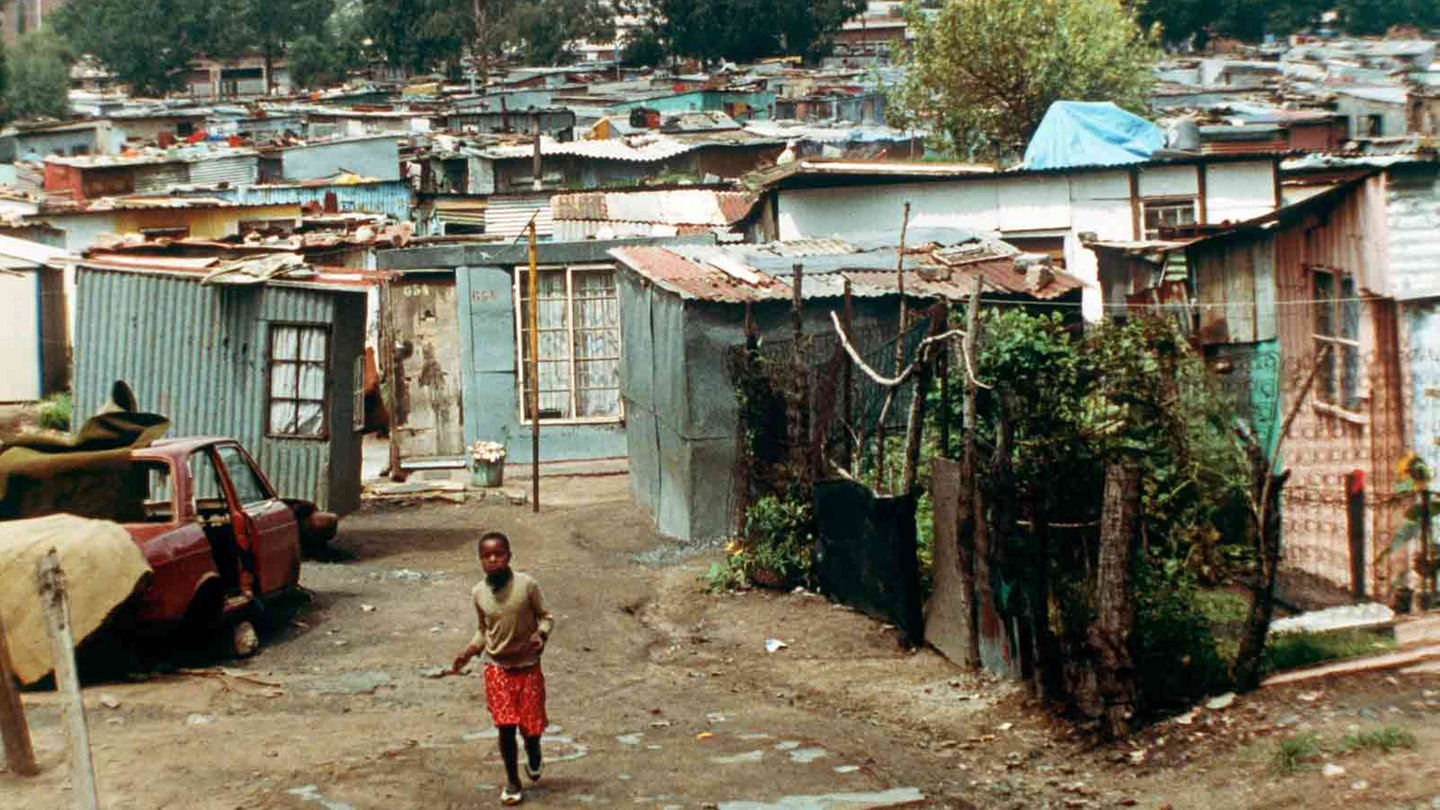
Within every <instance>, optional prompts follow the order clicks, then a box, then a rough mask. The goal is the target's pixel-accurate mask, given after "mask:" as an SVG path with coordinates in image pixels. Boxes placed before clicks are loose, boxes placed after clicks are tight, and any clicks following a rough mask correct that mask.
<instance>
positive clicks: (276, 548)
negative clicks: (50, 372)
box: [120, 438, 337, 655]
mask: <svg viewBox="0 0 1440 810" xmlns="http://www.w3.org/2000/svg"><path fill="white" fill-rule="evenodd" d="M130 458H131V461H132V465H133V466H132V473H131V475H132V477H131V480H132V481H133V482H135V483H136V484H139V483H140V482H141V481H143V482H144V497H143V515H142V514H140V513H139V512H136V513H135V514H131V515H127V516H125V517H124V519H122V520H121V521H120V522H121V523H122V525H124V526H125V528H126V530H127V531H129V532H130V535H131V536H132V537H134V538H135V542H136V543H138V544H139V545H140V548H141V550H142V551H144V552H145V558H146V560H147V561H148V562H149V563H150V567H151V568H152V569H153V574H152V578H151V579H150V581H149V582H148V583H147V584H146V585H144V586H143V588H142V591H141V593H140V601H139V604H138V606H137V609H136V613H135V615H134V617H133V618H134V619H135V620H136V621H137V622H138V624H139V625H140V626H142V627H148V628H150V629H154V628H157V627H159V628H168V627H172V626H174V625H177V624H182V623H183V624H185V625H188V626H189V627H191V628H214V629H217V630H218V629H219V628H220V627H223V626H224V625H225V624H226V622H225V621H224V620H225V619H226V618H227V617H228V616H231V615H235V614H237V613H239V612H240V611H244V610H247V609H249V608H252V607H254V606H255V605H257V604H263V602H264V600H265V599H266V598H268V597H272V596H275V595H278V594H280V593H283V592H285V591H289V590H291V589H292V588H294V587H295V586H296V585H297V584H298V583H299V580H300V555H301V548H302V546H304V547H307V548H313V547H317V546H321V545H323V544H324V543H325V542H326V541H328V540H329V539H330V538H331V537H333V536H334V534H335V529H336V525H337V518H336V517H335V516H334V515H332V514H329V513H327V512H320V511H318V510H317V509H316V508H315V506H314V505H313V504H311V503H310V502H308V501H299V500H293V499H292V500H286V499H282V498H280V497H279V496H278V494H277V493H276V492H275V488H274V487H272V486H271V485H270V482H269V481H268V480H267V479H266V478H265V474H264V473H263V472H261V470H260V468H259V466H258V465H256V464H255V461H254V459H252V458H251V457H250V454H249V453H247V452H246V451H245V449H244V448H243V447H241V446H240V444H239V442H237V441H235V440H234V439H224V438H185V439H166V440H161V441H158V442H156V443H155V444H153V445H151V446H149V447H146V448H144V449H139V450H132V451H130ZM229 624H230V625H231V627H230V629H231V631H232V637H233V642H234V644H233V646H234V652H236V653H237V654H241V655H246V654H249V653H251V652H254V649H255V647H256V646H257V644H258V642H257V640H256V637H255V632H254V628H253V627H251V626H250V624H249V623H248V622H247V621H243V620H241V621H237V622H231V623H229Z"/></svg>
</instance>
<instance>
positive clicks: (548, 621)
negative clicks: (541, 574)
mask: <svg viewBox="0 0 1440 810" xmlns="http://www.w3.org/2000/svg"><path fill="white" fill-rule="evenodd" d="M530 609H531V610H534V611H535V627H536V632H537V633H539V635H540V640H541V642H542V643H543V642H546V641H549V640H550V633H551V632H552V631H554V629H555V617H554V616H551V615H550V610H549V608H547V607H546V606H545V596H544V595H543V594H541V593H540V586H539V585H538V584H535V585H532V586H531V587H530Z"/></svg>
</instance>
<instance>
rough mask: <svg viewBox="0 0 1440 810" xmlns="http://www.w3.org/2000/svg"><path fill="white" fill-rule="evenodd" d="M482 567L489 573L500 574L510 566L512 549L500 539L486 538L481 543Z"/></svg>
mask: <svg viewBox="0 0 1440 810" xmlns="http://www.w3.org/2000/svg"><path fill="white" fill-rule="evenodd" d="M480 567H481V568H483V569H485V573H487V574H498V573H500V572H501V571H504V570H505V569H506V568H509V567H510V550H509V549H507V548H505V544H504V543H502V542H500V541H499V540H486V541H485V542H483V543H481V544H480Z"/></svg>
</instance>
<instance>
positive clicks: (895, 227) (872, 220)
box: [776, 160, 1275, 319]
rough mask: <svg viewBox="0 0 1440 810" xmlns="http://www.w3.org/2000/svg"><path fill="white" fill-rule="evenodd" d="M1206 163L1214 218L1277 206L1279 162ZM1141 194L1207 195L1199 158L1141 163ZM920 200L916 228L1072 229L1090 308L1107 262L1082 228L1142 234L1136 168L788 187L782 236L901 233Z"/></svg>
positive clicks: (1072, 267)
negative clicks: (1135, 200)
mask: <svg viewBox="0 0 1440 810" xmlns="http://www.w3.org/2000/svg"><path fill="white" fill-rule="evenodd" d="M1203 168H1204V170H1205V171H1206V200H1207V213H1208V220H1209V222H1210V223H1219V222H1222V221H1225V220H1231V221H1238V220H1241V219H1250V218H1252V217H1257V216H1260V215H1262V214H1266V213H1269V212H1270V211H1272V210H1274V208H1275V185H1274V184H1275V175H1274V172H1273V170H1272V166H1271V162H1270V161H1269V160H1261V161H1255V162H1243V163H1218V164H1214V165H1209V166H1204V167H1203ZM1138 171H1139V177H1138V187H1139V192H1140V197H1141V198H1142V199H1143V198H1147V197H1150V198H1153V197H1177V196H1179V197H1187V196H1198V194H1199V180H1198V176H1197V169H1196V167H1195V166H1194V165H1185V166H1142V167H1139V170H1138ZM907 201H908V202H909V203H910V225H911V227H912V228H956V229H961V230H968V231H974V232H979V233H992V232H999V233H1000V234H1001V235H1002V236H1004V235H1008V236H1020V235H1023V234H1024V233H1027V232H1036V231H1048V232H1055V231H1059V232H1062V233H1065V234H1067V236H1066V247H1065V264H1066V268H1067V269H1068V270H1069V271H1070V272H1071V273H1073V274H1075V275H1076V276H1078V277H1079V278H1081V279H1082V280H1084V281H1086V282H1087V283H1090V284H1092V285H1095V286H1092V287H1091V288H1089V289H1087V290H1086V292H1085V307H1084V310H1085V315H1086V317H1087V318H1092V319H1093V318H1099V317H1100V314H1101V301H1100V290H1099V287H1098V285H1097V284H1096V282H1097V280H1098V262H1097V259H1096V257H1095V254H1094V252H1093V251H1091V250H1089V249H1088V248H1085V247H1083V246H1081V245H1080V240H1079V235H1080V234H1082V233H1087V232H1088V233H1093V234H1094V235H1095V236H1096V238H1098V239H1100V240H1102V241H1103V240H1120V241H1128V240H1131V239H1134V238H1136V234H1135V232H1134V215H1133V213H1132V209H1131V199H1130V173H1129V169H1128V168H1119V169H1115V170H1111V171H1085V172H1074V173H1071V174H1062V173H1055V174H1050V173H1046V174H1034V173H1030V174H1015V175H1010V176H1006V175H1003V174H1001V175H996V176H994V177H985V178H983V179H960V180H949V181H934V182H926V183H907V184H901V185H892V186H860V185H856V186H849V187H844V186H842V187H836V188H819V189H792V190H785V191H781V192H780V193H779V195H778V199H777V203H776V212H777V213H776V220H777V223H776V224H777V225H778V227H779V235H780V238H781V239H782V240H791V239H805V238H823V237H838V238H842V239H843V238H846V237H848V236H854V235H857V234H874V233H876V232H889V231H894V232H896V233H898V232H899V228H900V217H901V210H902V207H903V205H904V204H905V203H906V202H907Z"/></svg>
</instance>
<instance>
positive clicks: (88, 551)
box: [0, 515, 150, 684]
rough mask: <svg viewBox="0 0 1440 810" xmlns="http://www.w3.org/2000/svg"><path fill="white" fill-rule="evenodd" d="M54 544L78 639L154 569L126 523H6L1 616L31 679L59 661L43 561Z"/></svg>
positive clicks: (66, 519)
mask: <svg viewBox="0 0 1440 810" xmlns="http://www.w3.org/2000/svg"><path fill="white" fill-rule="evenodd" d="M52 548H53V549H55V552H56V554H57V555H58V556H59V557H60V570H61V571H63V572H64V573H65V582H66V594H67V596H68V599H69V602H70V623H71V632H72V633H74V635H75V643H77V644H78V643H80V642H81V641H83V640H84V639H85V638H86V637H87V636H89V635H90V634H91V633H93V632H95V630H96V629H97V628H99V627H100V625H101V624H103V623H104V621H105V618H106V617H107V616H109V615H110V612H111V611H113V610H114V609H115V608H116V607H118V606H119V605H120V604H121V603H123V602H124V601H125V600H126V599H128V598H129V597H130V594H131V593H133V592H134V591H135V587H136V586H137V585H138V584H140V580H141V579H142V578H143V577H144V576H145V575H146V574H147V573H149V571H150V566H149V565H148V564H147V563H146V562H145V554H144V553H143V552H141V551H140V547H139V546H138V545H136V544H135V541H134V540H133V539H131V537H130V533H129V532H127V531H125V529H124V527H122V526H121V525H120V524H118V523H112V522H110V521H106V520H87V519H85V518H79V517H75V516H74V515H49V516H47V517H40V518H33V519H30V520H12V521H5V522H0V619H3V620H4V622H5V631H6V635H7V636H8V640H9V643H10V659H11V663H12V664H13V665H14V667H15V674H16V675H17V676H18V677H19V678H20V680H21V682H23V683H26V684H31V683H34V682H36V681H38V680H40V679H41V678H43V677H45V676H46V675H47V674H49V672H50V670H51V669H52V668H53V667H54V662H53V658H52V657H51V653H50V636H49V633H48V632H47V630H46V629H45V614H44V612H43V611H42V608H41V605H40V592H39V585H38V582H37V579H36V571H37V570H38V567H39V564H40V561H41V560H42V559H44V557H45V555H46V553H47V552H49V551H50V549H52Z"/></svg>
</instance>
